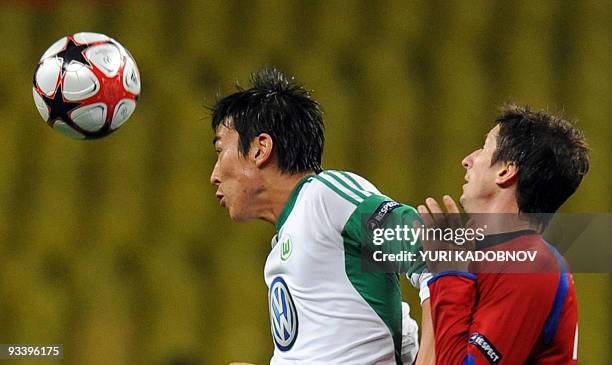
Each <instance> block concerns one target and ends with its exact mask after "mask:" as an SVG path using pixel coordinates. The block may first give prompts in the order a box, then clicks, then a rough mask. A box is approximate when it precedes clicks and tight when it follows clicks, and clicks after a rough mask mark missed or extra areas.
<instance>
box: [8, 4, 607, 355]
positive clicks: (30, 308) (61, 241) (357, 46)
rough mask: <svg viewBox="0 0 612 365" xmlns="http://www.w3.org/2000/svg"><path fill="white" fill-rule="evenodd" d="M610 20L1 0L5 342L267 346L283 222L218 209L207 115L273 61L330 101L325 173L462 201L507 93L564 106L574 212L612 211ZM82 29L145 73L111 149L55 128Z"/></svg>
mask: <svg viewBox="0 0 612 365" xmlns="http://www.w3.org/2000/svg"><path fill="white" fill-rule="evenodd" d="M610 19H612V3H610V2H604V1H579V2H578V1H576V2H574V1H562V2H559V1H529V0H524V1H458V0H457V1H419V2H415V1H410V2H409V1H391V2H389V1H320V0H318V1H264V0H258V1H219V2H208V1H187V0H185V1H161V0H158V1H144V0H140V1H132V0H129V1H127V0H126V1H83V0H78V1H76V0H75V1H3V2H0V40H1V47H2V52H1V56H0V67H1V68H0V70H1V71H0V116H1V118H0V138H1V142H0V262H1V265H0V343H42V344H46V343H61V344H64V359H63V360H62V361H56V362H52V361H38V360H37V361H27V360H23V361H19V362H15V363H16V364H28V363H35V364H43V363H44V364H51V363H58V364H59V363H62V364H91V365H98V364H99V365H102V364H156V365H157V364H159V365H191V364H224V363H227V362H229V361H231V360H241V361H251V362H255V363H260V364H263V363H266V362H267V361H268V360H269V358H270V356H271V354H272V351H273V345H272V341H271V336H270V327H269V326H270V325H269V320H268V309H267V291H266V286H265V284H264V281H263V264H264V261H265V258H266V256H267V252H268V250H269V247H270V246H269V240H270V238H271V236H272V235H273V234H274V229H273V227H272V226H271V225H268V224H266V223H263V222H254V223H250V224H244V225H238V224H234V223H232V222H231V221H230V220H229V218H228V217H227V214H226V212H225V211H223V210H222V209H221V208H219V206H218V204H217V202H216V199H215V197H214V189H213V188H212V186H211V185H210V184H209V174H210V171H211V169H212V165H213V163H214V159H215V154H214V151H213V148H212V144H211V140H212V131H211V129H210V117H209V113H208V111H207V110H206V109H205V106H210V105H212V104H213V103H214V101H215V99H216V96H217V95H218V94H221V95H225V94H227V93H229V92H232V90H233V89H232V86H233V84H234V82H235V81H239V82H240V83H241V84H242V85H246V84H247V80H248V76H249V74H250V72H252V71H255V70H257V69H259V68H261V67H262V66H264V65H276V66H278V67H280V68H281V69H283V70H284V71H285V72H286V73H288V74H291V75H295V76H296V78H297V80H299V81H302V82H304V83H305V84H306V86H307V87H308V88H309V89H313V90H314V95H315V98H317V99H318V100H319V101H320V102H321V103H322V105H323V107H324V109H325V121H326V139H327V140H326V148H325V153H324V166H325V167H328V168H334V169H345V170H351V171H354V172H357V173H359V174H361V175H363V176H365V177H367V178H368V179H370V180H371V181H372V182H374V183H375V184H376V185H377V186H378V187H379V188H380V189H381V190H382V191H383V192H385V193H386V194H388V195H390V196H392V197H394V198H396V199H398V200H401V201H403V202H406V203H409V204H417V203H419V202H422V201H423V200H424V198H426V197H427V196H429V195H432V196H436V197H439V196H441V195H442V194H445V193H449V194H451V195H453V196H455V197H457V196H458V195H459V193H460V191H461V190H460V189H461V185H462V183H463V180H462V178H463V174H464V171H463V169H462V167H461V165H460V161H461V159H462V158H463V156H465V155H466V154H467V153H469V152H471V151H472V150H473V149H475V148H477V147H478V146H480V145H481V144H482V143H483V138H484V137H483V136H484V134H485V133H486V132H487V131H488V129H489V128H490V127H491V126H492V124H493V121H494V117H495V115H496V109H497V107H498V106H499V105H500V104H501V103H502V102H504V101H507V100H513V101H516V102H517V103H520V104H529V105H531V106H533V107H534V108H535V109H549V110H551V111H559V110H562V111H564V114H565V115H566V116H567V117H568V118H571V119H579V124H578V125H579V127H580V128H582V129H583V130H584V131H585V133H586V136H587V138H588V140H589V142H590V145H591V147H592V154H591V157H592V169H591V171H590V173H589V175H588V176H587V177H586V179H585V180H584V181H583V184H582V186H581V187H580V188H579V190H578V192H577V193H576V194H575V195H574V196H573V197H572V198H571V200H570V201H569V202H568V203H567V204H566V205H565V206H564V207H563V211H565V212H609V211H610V205H611V204H612V200H611V194H610V192H611V190H610V180H611V178H612V176H611V169H610V163H611V159H610V157H611V155H612V153H611V152H612V147H611V144H610V142H609V141H610V140H611V138H612V123H611V121H610V116H611V115H612V101H611V97H612V93H611V91H612V90H611V85H612V78H611V75H612V67H611V65H612V22H610ZM79 31H94V32H100V33H105V34H107V35H109V36H111V37H113V38H115V39H117V40H118V41H119V42H121V43H122V44H123V45H124V46H125V47H126V48H128V49H129V50H130V52H131V53H132V54H133V55H134V58H135V59H136V62H137V64H138V66H139V68H140V73H141V76H142V84H143V90H142V95H141V99H140V101H139V104H138V106H137V108H136V112H135V114H134V115H133V116H132V118H131V119H130V120H129V121H128V122H127V123H126V125H125V126H123V127H122V128H121V130H119V131H118V132H117V133H115V134H113V135H112V136H110V137H108V138H106V139H103V140H98V141H85V142H83V141H74V140H70V139H68V138H66V137H64V136H62V135H60V134H59V133H56V132H54V131H52V130H51V129H50V128H48V127H47V126H45V124H44V123H43V121H42V120H41V118H40V116H39V115H38V112H37V111H36V108H35V106H34V103H33V100H32V90H31V82H32V75H33V72H34V69H35V67H36V62H37V61H38V59H39V57H40V56H41V55H42V53H43V52H44V51H45V50H46V49H47V47H48V46H49V45H51V43H52V42H54V41H55V40H57V39H59V38H60V37H62V36H64V35H68V34H72V33H75V32H79ZM596 254H597V253H593V255H596ZM575 280H576V287H577V290H578V297H579V306H580V349H579V358H580V360H581V361H580V362H581V363H582V364H588V365H592V364H608V363H609V358H610V356H611V350H610V343H611V341H610V340H611V333H610V328H612V326H611V318H610V308H611V306H610V303H611V290H610V288H611V285H610V284H611V276H610V275H609V274H578V275H575ZM404 284H406V283H404ZM405 288H406V291H405V298H406V299H407V300H408V301H409V302H410V303H411V305H412V307H413V311H414V314H415V315H416V316H417V318H419V316H420V312H419V310H418V304H417V301H416V300H415V298H416V292H415V291H414V290H413V289H411V288H409V287H408V285H405ZM355 330H358V329H355ZM1 363H9V361H6V360H5V361H4V362H3V361H0V364H1Z"/></svg>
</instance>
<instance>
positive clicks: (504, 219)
mask: <svg viewBox="0 0 612 365" xmlns="http://www.w3.org/2000/svg"><path fill="white" fill-rule="evenodd" d="M468 213H469V214H470V218H472V223H473V224H474V225H475V226H476V227H482V228H484V229H485V232H486V234H487V235H489V234H498V233H508V232H516V231H521V230H534V231H538V230H539V226H538V225H537V224H534V223H533V222H530V221H529V219H527V217H525V216H523V215H521V214H519V213H520V210H519V207H518V203H517V201H516V198H515V197H514V196H498V197H497V199H492V200H491V201H488V202H486V203H485V204H482V205H481V206H480V207H479V208H478V209H477V210H475V211H470V212H468Z"/></svg>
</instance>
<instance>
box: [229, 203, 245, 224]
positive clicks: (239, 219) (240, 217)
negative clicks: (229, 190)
mask: <svg viewBox="0 0 612 365" xmlns="http://www.w3.org/2000/svg"><path fill="white" fill-rule="evenodd" d="M226 209H227V211H228V213H229V216H230V218H231V219H232V220H233V221H234V222H236V223H244V222H248V221H249V220H250V219H249V218H248V217H247V216H246V215H245V214H244V213H243V212H241V211H240V210H238V209H232V207H231V206H229V207H226Z"/></svg>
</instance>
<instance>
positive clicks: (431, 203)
mask: <svg viewBox="0 0 612 365" xmlns="http://www.w3.org/2000/svg"><path fill="white" fill-rule="evenodd" d="M425 204H426V205H427V209H429V211H430V212H431V215H430V217H431V220H433V225H435V226H436V227H440V226H444V225H446V221H445V219H444V212H443V211H442V208H440V205H439V204H438V202H437V201H436V199H434V198H427V199H425ZM429 226H430V227H431V225H429Z"/></svg>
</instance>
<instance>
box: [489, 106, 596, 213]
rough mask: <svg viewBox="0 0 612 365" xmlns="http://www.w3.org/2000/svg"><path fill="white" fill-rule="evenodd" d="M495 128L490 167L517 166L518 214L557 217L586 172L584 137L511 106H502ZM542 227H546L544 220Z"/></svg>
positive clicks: (556, 121)
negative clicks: (497, 133)
mask: <svg viewBox="0 0 612 365" xmlns="http://www.w3.org/2000/svg"><path fill="white" fill-rule="evenodd" d="M497 123H498V124H499V127H500V129H499V135H498V137H497V148H496V151H495V154H494V155H493V158H492V161H491V163H492V164H494V163H496V162H498V161H511V162H514V163H515V164H516V165H517V167H518V183H517V190H516V195H517V196H516V199H517V202H518V207H519V210H520V211H521V212H522V213H554V212H556V211H557V209H559V207H560V206H561V204H563V203H564V202H565V201H566V200H567V199H568V198H569V197H570V196H571V195H572V194H573V193H574V192H575V191H576V189H577V188H578V185H580V182H581V181H582V178H583V177H584V175H585V174H586V173H587V171H588V170H589V156H588V147H587V144H586V141H585V139H584V135H583V134H582V132H580V131H579V130H578V129H576V128H575V127H574V125H573V124H572V123H570V122H568V121H566V120H564V119H562V118H560V117H558V116H554V115H552V114H549V113H546V112H532V111H531V110H529V108H528V107H518V106H516V105H514V104H507V105H504V106H503V107H502V110H501V115H500V116H499V117H498V118H497ZM536 216H537V215H536ZM541 217H545V215H542V216H541ZM541 220H542V219H541ZM541 223H544V225H546V223H547V219H543V221H542V222H541Z"/></svg>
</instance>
